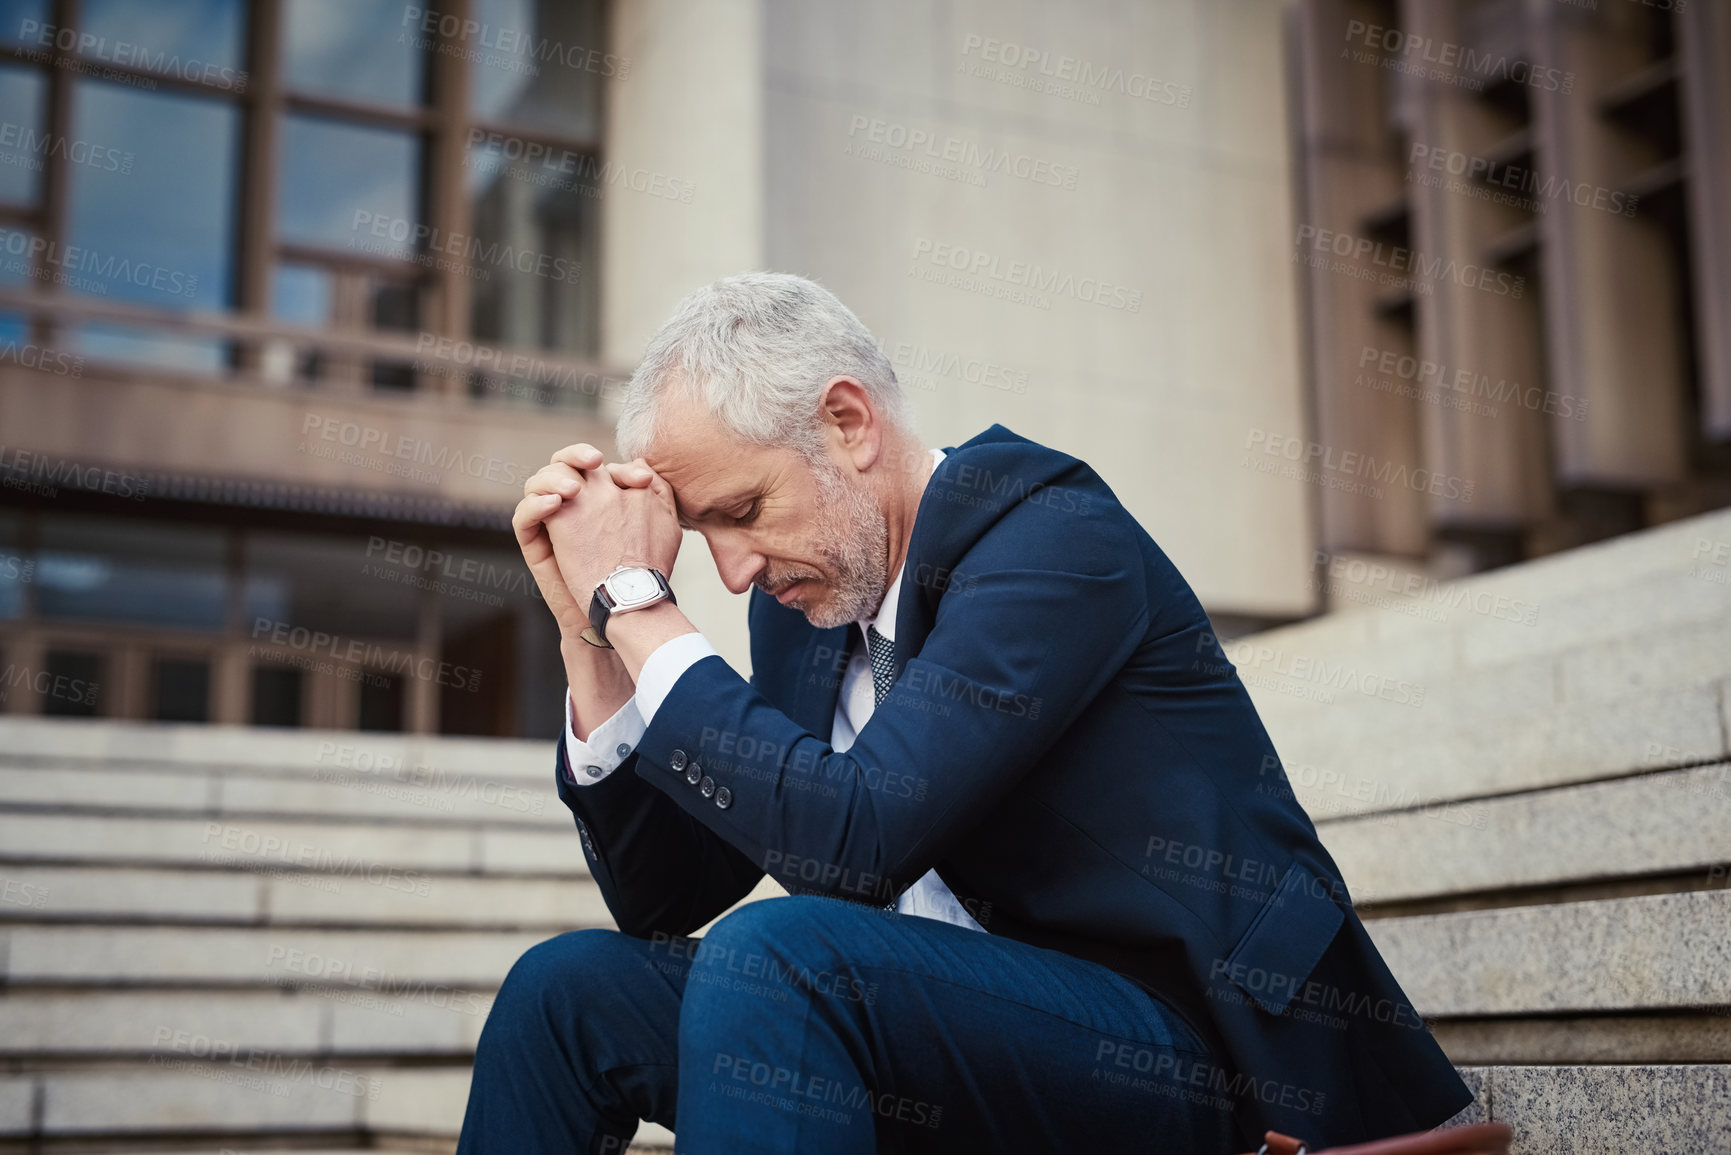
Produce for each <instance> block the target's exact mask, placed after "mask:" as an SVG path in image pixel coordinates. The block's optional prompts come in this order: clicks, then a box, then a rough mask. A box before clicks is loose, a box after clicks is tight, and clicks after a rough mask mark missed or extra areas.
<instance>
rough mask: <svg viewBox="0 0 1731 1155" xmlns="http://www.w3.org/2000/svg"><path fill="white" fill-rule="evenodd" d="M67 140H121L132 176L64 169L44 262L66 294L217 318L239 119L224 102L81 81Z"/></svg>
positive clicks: (226, 297)
mask: <svg viewBox="0 0 1731 1155" xmlns="http://www.w3.org/2000/svg"><path fill="white" fill-rule="evenodd" d="M72 122H73V135H74V136H75V137H77V138H79V139H82V140H104V141H114V140H122V141H127V142H129V143H130V144H131V146H132V148H133V150H134V151H135V152H136V153H137V158H136V160H135V161H134V162H133V165H132V171H131V172H130V173H123V172H118V171H104V170H101V169H95V168H91V167H89V166H82V165H74V166H72V196H71V210H70V221H69V224H68V228H67V233H68V236H67V243H66V244H65V245H64V246H60V247H59V249H58V250H57V252H58V255H57V256H56V257H55V258H54V260H53V261H52V262H51V264H52V267H53V268H54V270H55V272H56V273H57V274H64V275H65V276H66V278H67V281H66V285H67V287H68V288H70V289H72V290H74V291H75V292H85V293H91V294H94V295H98V296H104V297H109V298H113V299H117V300H125V301H137V302H140V303H142V304H148V305H156V306H162V307H172V308H183V309H190V308H197V309H207V310H213V311H215V310H221V309H224V308H227V307H228V305H229V303H230V302H231V300H232V297H233V287H232V272H231V266H232V264H233V257H234V236H235V215H234V214H235V186H236V173H237V172H238V167H237V160H236V156H237V151H236V150H237V146H238V141H239V138H240V113H239V111H238V109H236V108H235V107H234V106H233V105H231V104H228V103H227V102H222V101H216V100H209V99H205V98H203V97H194V96H181V95H177V94H174V93H162V92H139V91H137V90H135V89H130V88H117V87H114V86H112V85H107V84H102V83H99V82H91V81H81V82H80V83H79V84H78V86H77V88H76V89H75V90H74V96H73V101H72Z"/></svg>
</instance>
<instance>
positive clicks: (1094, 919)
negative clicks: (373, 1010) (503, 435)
mask: <svg viewBox="0 0 1731 1155" xmlns="http://www.w3.org/2000/svg"><path fill="white" fill-rule="evenodd" d="M618 441H619V446H620V449H621V452H622V454H623V455H624V456H625V457H627V458H629V459H630V460H629V461H628V462H627V463H613V464H605V463H604V462H603V461H602V455H601V453H600V452H599V451H597V450H595V449H594V448H592V447H590V446H587V445H578V446H572V447H570V448H568V449H566V450H562V451H561V452H560V453H559V454H557V455H556V456H555V457H554V460H553V463H552V464H551V465H549V466H548V467H547V468H546V469H543V470H542V471H540V473H538V474H536V476H535V477H534V478H533V479H531V481H530V482H529V484H528V486H527V487H526V489H527V495H526V496H525V497H524V499H523V502H522V504H521V505H520V506H519V507H518V510H517V516H516V520H515V525H516V530H517V537H518V541H519V544H520V545H521V547H522V549H523V553H524V556H525V558H526V559H527V561H528V563H529V565H530V567H531V569H532V570H533V571H534V573H535V575H536V577H537V579H538V580H539V581H540V582H541V583H542V586H543V588H544V589H547V590H549V591H552V593H551V594H550V596H549V604H550V605H552V606H553V607H554V612H555V614H556V615H557V617H558V619H559V624H560V628H561V630H562V632H563V638H564V643H563V652H564V656H565V663H566V670H567V673H568V675H569V680H570V695H569V702H568V718H569V729H568V731H567V733H566V734H565V735H564V737H563V740H562V741H561V743H560V750H559V756H558V759H557V781H558V790H559V795H560V797H561V798H562V799H564V801H565V803H566V804H567V805H568V806H569V807H570V808H571V810H572V812H573V813H574V815H575V816H576V824H577V829H578V832H579V834H580V837H581V840H582V844H583V852H584V854H585V856H586V857H587V858H588V861H589V865H590V869H591V870H592V872H593V874H594V877H595V880H596V882H597V884H598V885H599V887H600V889H601V893H602V895H603V896H604V897H605V899H606V901H607V905H608V907H609V909H610V910H611V911H612V912H613V915H614V917H615V918H616V919H617V920H618V923H619V926H620V928H621V931H620V932H614V931H598V930H590V931H579V932H576V933H573V934H567V935H563V936H561V937H559V938H555V939H553V940H551V941H550V942H546V943H543V944H541V945H540V946H538V947H535V948H534V949H533V950H531V951H529V952H528V953H527V954H526V955H524V957H523V958H522V960H520V961H519V962H518V963H517V965H516V966H515V967H514V968H513V969H512V971H511V973H510V975H509V977H508V978H507V979H506V980H505V983H504V986H503V988H502V989H501V991H500V993H499V997H498V999H497V1001H496V1002H495V1003H494V1006H493V1010H492V1014H491V1017H490V1018H489V1019H488V1022H487V1026H486V1030H485V1033H484V1034H483V1035H482V1038H481V1041H480V1045H479V1048H478V1051H477V1054H476V1067H475V1079H474V1084H473V1088H472V1090H471V1093H470V1099H469V1109H468V1117H467V1119H466V1121H465V1123H464V1127H463V1138H462V1148H461V1149H462V1150H463V1151H468V1152H486V1153H488V1155H493V1153H500V1155H503V1153H506V1152H511V1153H515V1152H525V1151H530V1152H539V1151H570V1150H572V1149H576V1150H578V1151H583V1152H600V1151H619V1150H622V1149H623V1147H624V1146H625V1144H626V1143H627V1142H628V1141H629V1139H630V1137H631V1135H632V1134H633V1133H634V1132H635V1130H636V1127H637V1121H638V1120H639V1119H651V1120H655V1121H657V1122H660V1123H663V1124H666V1125H669V1126H673V1127H675V1128H676V1131H677V1134H678V1137H679V1145H680V1149H681V1150H682V1151H690V1152H696V1153H709V1152H717V1153H725V1155H738V1153H740V1152H794V1151H800V1152H821V1153H824V1155H836V1153H851V1152H869V1151H874V1150H887V1151H946V1152H957V1151H1002V1152H1010V1151H1037V1152H1051V1151H1062V1150H1078V1149H1083V1148H1084V1147H1086V1148H1088V1149H1097V1150H1101V1151H1105V1150H1144V1149H1148V1148H1149V1146H1150V1145H1153V1146H1156V1147H1158V1149H1160V1150H1163V1151H1174V1152H1177V1151H1185V1152H1191V1151H1194V1152H1224V1151H1231V1150H1235V1149H1238V1148H1239V1147H1240V1146H1241V1145H1243V1146H1247V1147H1248V1148H1249V1149H1251V1150H1254V1149H1255V1148H1256V1146H1257V1145H1258V1144H1259V1143H1260V1141H1261V1139H1260V1136H1261V1132H1262V1131H1263V1130H1264V1129H1265V1128H1275V1129H1279V1130H1282V1131H1286V1132H1289V1133H1293V1134H1300V1135H1304V1136H1306V1137H1308V1138H1309V1139H1310V1140H1311V1141H1312V1142H1313V1143H1321V1142H1330V1143H1338V1142H1348V1141H1354V1140H1360V1139H1365V1138H1371V1137H1380V1136H1384V1135H1389V1134H1393V1133H1396V1132H1402V1131H1410V1130H1416V1129H1419V1128H1423V1127H1429V1126H1434V1125H1435V1124H1437V1123H1440V1122H1442V1121H1443V1120H1445V1119H1447V1118H1448V1117H1449V1116H1450V1115H1452V1114H1454V1113H1455V1112H1456V1111H1458V1110H1459V1109H1460V1108H1461V1107H1463V1106H1465V1105H1466V1103H1467V1102H1468V1101H1469V1098H1470V1096H1469V1095H1468V1093H1467V1091H1466V1088H1465V1086H1464V1085H1463V1084H1462V1082H1461V1080H1460V1079H1459V1077H1458V1076H1457V1075H1456V1074H1455V1072H1454V1070H1453V1068H1452V1067H1451V1066H1450V1065H1449V1063H1448V1061H1447V1059H1446V1058H1445V1057H1444V1056H1443V1054H1442V1052H1441V1051H1440V1049H1439V1048H1438V1047H1437V1045H1436V1043H1435V1042H1434V1041H1433V1040H1432V1038H1431V1036H1430V1035H1429V1033H1428V1032H1427V1031H1426V1030H1425V1028H1424V1024H1423V1021H1422V1020H1421V1019H1419V1017H1418V1016H1417V1015H1416V1014H1414V1013H1413V1010H1412V1007H1411V1006H1410V1004H1409V1003H1408V1002H1407V1000H1406V998H1405V996H1404V995H1403V994H1402V993H1401V990H1400V987H1399V986H1398V984H1397V983H1396V982H1395V980H1394V978H1393V977H1392V976H1391V975H1390V974H1389V972H1388V970H1387V968H1386V967H1385V966H1384V965H1383V962H1382V960H1381V958H1380V957H1379V956H1378V954H1377V952H1376V949H1375V947H1374V946H1373V945H1372V944H1371V941H1370V939H1369V937H1368V936H1367V935H1366V933H1365V931H1364V928H1363V926H1362V925H1361V924H1360V922H1359V920H1358V918H1357V916H1356V915H1355V914H1354V912H1353V910H1352V905H1351V900H1350V897H1349V896H1348V894H1347V891H1346V888H1345V886H1344V885H1343V884H1342V882H1341V880H1340V875H1339V872H1338V871H1337V869H1336V868H1335V865H1334V863H1333V861H1332V860H1331V859H1330V858H1329V856H1328V853H1327V852H1326V851H1325V850H1324V849H1323V848H1322V846H1321V845H1320V844H1319V843H1318V841H1317V837H1316V831H1315V828H1314V827H1313V826H1312V825H1311V822H1310V820H1309V818H1308V817H1307V816H1306V815H1305V813H1304V811H1303V809H1302V808H1301V807H1300V806H1299V805H1298V804H1297V802H1295V801H1294V800H1293V797H1292V794H1291V791H1290V789H1289V788H1288V786H1287V782H1286V778H1285V775H1284V773H1283V772H1282V771H1281V769H1280V764H1279V760H1278V758H1277V757H1276V755H1275V753H1274V749H1273V746H1272V744H1271V743H1270V741H1269V738H1268V735H1267V733H1266V732H1265V731H1264V729H1263V727H1262V725H1261V723H1260V721H1259V720H1258V718H1257V715H1256V711H1255V709H1254V708H1253V707H1252V705H1251V703H1250V699H1249V698H1248V696H1247V695H1246V693H1245V691H1244V687H1243V685H1242V684H1241V683H1240V682H1239V680H1238V678H1237V675H1236V672H1235V671H1234V669H1233V667H1232V665H1231V663H1230V662H1228V661H1227V659H1226V657H1225V655H1224V654H1223V653H1222V651H1221V648H1220V646H1219V645H1218V643H1217V642H1216V640H1215V638H1214V636H1213V634H1212V632H1211V629H1210V625H1209V622H1208V619H1207V617H1206V616H1205V615H1204V614H1203V611H1202V608H1201V606H1200V605H1199V604H1198V602H1197V600H1196V598H1195V596H1194V595H1193V594H1192V593H1191V591H1190V589H1189V587H1188V586H1187V585H1186V584H1185V582H1184V579H1183V578H1182V577H1180V576H1179V574H1178V571H1177V570H1176V569H1175V568H1174V567H1173V566H1172V563H1171V562H1170V561H1168V560H1167V559H1166V557H1165V555H1164V554H1162V553H1161V551H1160V549H1159V548H1158V547H1157V546H1156V545H1155V544H1154V542H1153V540H1152V539H1151V538H1150V537H1149V536H1148V534H1147V533H1145V532H1144V531H1143V530H1142V528H1141V527H1140V526H1139V525H1138V524H1137V523H1136V521H1135V520H1134V519H1133V518H1132V517H1131V516H1130V515H1129V514H1128V513H1127V512H1126V511H1125V510H1124V508H1123V506H1122V505H1120V504H1119V502H1118V500H1117V498H1116V497H1114V496H1113V494H1112V491H1111V490H1110V489H1109V488H1108V487H1107V486H1106V484H1105V483H1104V482H1103V481H1102V480H1101V479H1100V477H1099V476H1098V475H1097V474H1096V473H1095V472H1094V471H1093V470H1091V469H1089V468H1088V467H1087V466H1086V465H1084V464H1083V463H1082V462H1081V461H1079V460H1077V459H1076V458H1074V457H1071V456H1068V455H1066V454H1063V453H1060V452H1057V451H1056V450H1052V449H1047V448H1045V447H1043V446H1041V445H1038V444H1035V443H1034V442H1032V441H1029V440H1027V439H1025V438H1022V437H1019V436H1017V435H1016V434H1014V433H1012V432H1010V431H1009V430H1008V429H1005V428H1003V427H1002V426H999V425H994V426H992V427H991V428H990V429H988V430H986V431H985V432H984V433H981V434H980V435H978V436H977V437H974V438H973V439H971V440H969V441H967V442H965V443H964V444H962V445H959V446H954V447H950V448H947V449H943V450H935V449H933V450H928V449H926V448H924V447H922V446H921V444H920V442H919V439H918V438H917V437H916V436H915V434H914V432H913V428H912V422H911V419H910V416H909V410H908V405H907V402H906V400H905V399H904V397H903V395H902V393H901V391H900V388H899V386H898V384H897V382H896V378H895V374H894V372H893V370H892V369H891V367H890V365H889V363H888V362H887V361H886V360H885V358H884V357H883V355H882V353H881V352H880V351H879V349H878V346H877V344H876V343H875V342H874V340H873V339H872V336H871V334H870V333H869V332H867V330H866V329H865V327H864V326H863V325H862V324H861V323H860V321H859V319H858V318H857V317H855V316H854V315H853V314H852V313H851V312H849V311H848V309H847V308H846V307H844V306H843V305H842V304H841V302H839V301H838V300H836V299H835V297H833V296H832V295H831V294H830V293H828V292H827V291H825V290H824V289H822V288H821V287H819V286H818V285H816V284H814V283H812V282H810V281H807V280H804V279H801V278H798V277H792V276H784V275H771V274H750V275H744V276H737V277H729V278H727V279H725V280H722V281H718V282H716V283H715V284H712V285H710V286H708V287H706V288H703V289H700V290H698V291H697V292H696V293H693V294H692V295H691V296H689V297H687V298H686V299H685V300H684V301H683V302H682V303H681V304H680V305H679V307H678V309H677V310H676V311H675V313H674V315H673V317H672V319H671V320H669V321H668V322H667V324H666V325H665V326H663V328H662V329H661V331H660V332H659V333H658V334H656V336H655V338H654V340H653V341H652V342H651V343H650V345H649V348H648V350H647V351H646V352H645V354H644V358H643V362H642V364H641V366H640V367H639V368H638V370H637V372H636V374H635V375H634V377H633V378H632V381H631V384H630V387H629V389H628V390H627V393H626V397H625V401H624V406H623V410H622V413H621V416H620V419H619V427H618ZM1151 451H1157V447H1151ZM682 527H684V528H691V529H696V530H697V531H698V532H700V533H701V534H702V535H703V537H704V539H705V541H706V542H707V543H708V546H709V549H710V551H711V553H712V554H713V555H714V558H715V563H716V567H717V569H718V570H719V571H720V574H721V577H722V580H723V581H724V582H725V583H726V584H727V586H728V588H729V589H731V590H733V591H734V592H736V593H743V592H745V591H747V590H751V596H750V606H749V614H750V626H751V657H752V675H751V679H750V681H749V682H747V681H746V680H744V679H742V678H741V677H739V675H737V674H736V673H734V671H733V670H732V669H731V668H730V667H729V666H728V665H727V664H726V662H724V661H723V660H722V659H721V658H720V657H719V656H718V655H717V654H716V653H715V651H714V649H713V648H711V647H710V645H709V644H708V643H707V642H706V641H705V639H704V637H703V635H702V634H701V633H699V632H698V631H697V628H696V627H695V626H694V625H693V624H692V623H691V622H690V621H689V620H688V619H687V618H686V617H685V615H684V614H683V613H682V612H681V611H680V609H679V607H678V605H677V604H676V602H675V600H674V599H673V598H672V597H671V596H669V595H670V591H669V590H668V589H667V587H666V585H665V580H664V579H665V576H666V575H667V574H669V573H670V572H671V571H672V569H673V563H674V558H675V556H676V554H677V552H678V548H679V544H680V540H681V528H682ZM752 587H756V588H755V589H752ZM766 873H767V874H769V875H770V876H771V877H773V878H774V879H775V880H776V881H777V882H779V883H781V884H782V885H783V886H785V887H786V888H787V889H788V890H789V891H791V892H793V894H792V895H791V896H790V897H784V898H774V899H769V900H767V901H762V902H756V903H749V904H746V905H745V906H743V907H741V908H740V909H739V910H737V911H735V912H733V913H731V914H728V915H727V916H726V917H724V918H722V919H721V920H720V921H719V922H718V923H716V925H715V926H714V927H713V928H712V929H711V930H710V931H709V933H708V934H707V935H705V936H704V937H703V938H702V939H701V940H696V939H691V938H686V937H683V936H686V935H689V934H690V933H691V932H693V931H695V930H697V929H699V928H701V927H703V926H704V925H705V924H706V923H708V922H710V921H711V920H713V919H714V918H715V917H716V916H717V915H719V914H721V913H722V912H723V911H725V910H727V909H728V908H729V907H730V906H732V905H733V904H735V903H736V902H738V901H739V899H741V898H742V897H743V896H745V895H746V893H747V892H749V891H750V890H751V889H752V888H753V886H754V885H755V884H756V883H757V882H758V881H759V879H761V878H762V877H763V876H764V875H765V874H766ZM838 900H839V901H838Z"/></svg>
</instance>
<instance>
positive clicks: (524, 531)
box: [511, 493, 565, 546]
mask: <svg viewBox="0 0 1731 1155" xmlns="http://www.w3.org/2000/svg"><path fill="white" fill-rule="evenodd" d="M563 504H565V499H564V498H562V497H560V496H559V495H558V494H557V493H532V494H530V495H529V496H528V497H525V498H524V499H523V500H522V501H519V502H518V503H517V509H516V511H515V512H513V513H512V514H511V529H512V530H513V531H514V532H515V533H516V534H517V544H518V545H520V546H521V545H528V544H529V543H530V542H532V541H534V540H535V535H536V534H537V533H539V532H541V523H542V522H543V521H545V520H547V518H548V517H549V516H550V515H551V514H553V513H554V512H555V511H556V510H558V508H559V507H560V506H561V505H563Z"/></svg>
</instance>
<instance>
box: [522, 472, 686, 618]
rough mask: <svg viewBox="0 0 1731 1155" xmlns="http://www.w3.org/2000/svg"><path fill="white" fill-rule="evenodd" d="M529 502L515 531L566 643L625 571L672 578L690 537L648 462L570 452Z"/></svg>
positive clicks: (542, 478) (528, 494)
mask: <svg viewBox="0 0 1731 1155" xmlns="http://www.w3.org/2000/svg"><path fill="white" fill-rule="evenodd" d="M523 495H524V496H523V500H522V501H520V502H518V503H517V511H516V513H515V514H514V515H513V517H512V518H511V527H512V529H513V530H515V531H516V534H517V545H518V547H519V548H520V549H521V550H522V551H523V560H524V561H526V562H527V563H528V564H529V572H530V573H531V574H532V575H533V576H534V578H535V581H536V584H537V585H539V586H540V588H541V593H542V596H544V597H545V598H546V599H547V606H548V608H549V609H551V610H552V611H553V616H554V617H555V618H557V619H558V622H559V629H560V631H561V632H562V633H563V634H565V636H567V637H575V636H576V635H577V634H579V633H581V632H582V630H583V629H584V628H585V627H586V626H588V624H589V599H590V597H591V596H592V594H593V592H594V589H595V587H596V586H598V585H600V584H601V581H602V579H604V578H606V576H607V575H608V574H610V573H612V572H613V571H614V570H615V569H616V568H618V567H619V566H622V565H641V566H649V567H651V568H653V569H658V570H660V571H661V572H662V573H663V574H665V575H667V576H668V577H670V578H671V577H672V575H673V563H674V560H675V559H676V558H677V557H678V556H679V543H680V540H681V538H682V537H683V533H682V531H681V530H680V528H679V515H678V512H677V510H676V509H675V507H674V504H673V488H672V487H671V486H670V485H668V484H667V482H666V481H665V480H664V479H663V478H662V477H661V475H660V474H658V473H656V472H655V471H654V470H653V469H651V468H649V466H648V464H647V463H645V462H644V461H643V459H642V458H638V459H636V460H635V461H629V462H607V461H605V460H604V459H603V457H602V454H601V451H600V450H599V449H596V448H595V447H594V446H593V445H587V444H578V445H568V446H566V447H565V448H564V449H561V450H560V451H559V452H557V453H555V454H554V455H553V459H552V461H551V462H549V463H548V464H547V465H546V466H544V467H542V468H541V469H540V470H539V471H537V472H536V473H535V475H534V476H533V477H531V478H529V480H528V481H527V482H525V483H524V485H523Z"/></svg>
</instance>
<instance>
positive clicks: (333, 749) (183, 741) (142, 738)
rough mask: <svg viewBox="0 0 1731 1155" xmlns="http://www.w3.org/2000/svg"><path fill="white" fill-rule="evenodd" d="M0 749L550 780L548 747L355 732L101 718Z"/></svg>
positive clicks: (1, 723)
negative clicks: (421, 771)
mask: <svg viewBox="0 0 1731 1155" xmlns="http://www.w3.org/2000/svg"><path fill="white" fill-rule="evenodd" d="M0 734H3V736H4V740H3V741H0V749H4V750H5V751H6V752H7V754H8V755H9V756H11V757H12V758H15V759H19V760H23V759H27V758H31V757H38V758H47V759H52V760H53V761H55V762H56V763H62V762H66V761H74V762H77V761H83V762H85V763H87V764H89V765H93V766H98V767H101V766H110V765H115V764H124V765H150V764H154V765H156V766H159V767H162V768H165V769H170V770H175V771H180V770H185V769H187V768H189V767H216V768H225V769H232V768H235V767H242V766H254V767H273V768H277V769H286V770H291V771H302V772H309V773H310V772H311V771H313V770H314V769H316V768H318V767H321V766H323V767H330V768H332V769H334V770H351V769H352V770H362V771H366V770H377V771H381V772H388V768H389V767H391V766H399V767H404V768H408V769H405V772H410V770H412V769H414V768H426V771H427V772H432V771H435V770H442V771H445V772H447V773H450V774H474V775H503V776H508V777H523V778H533V777H536V776H544V777H548V778H550V777H551V776H552V773H553V747H552V744H551V740H550V739H549V740H547V741H541V740H527V739H514V738H454V737H448V736H445V735H426V734H423V735H414V734H361V733H356V732H354V731H352V730H272V729H260V728H255V727H251V726H210V725H179V724H175V723H163V722H123V721H117V720H113V719H104V720H103V721H102V722H101V723H100V724H99V725H92V724H91V723H90V722H88V721H83V720H79V719H68V718H27V717H19V716H9V717H6V718H4V719H0Z"/></svg>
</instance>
